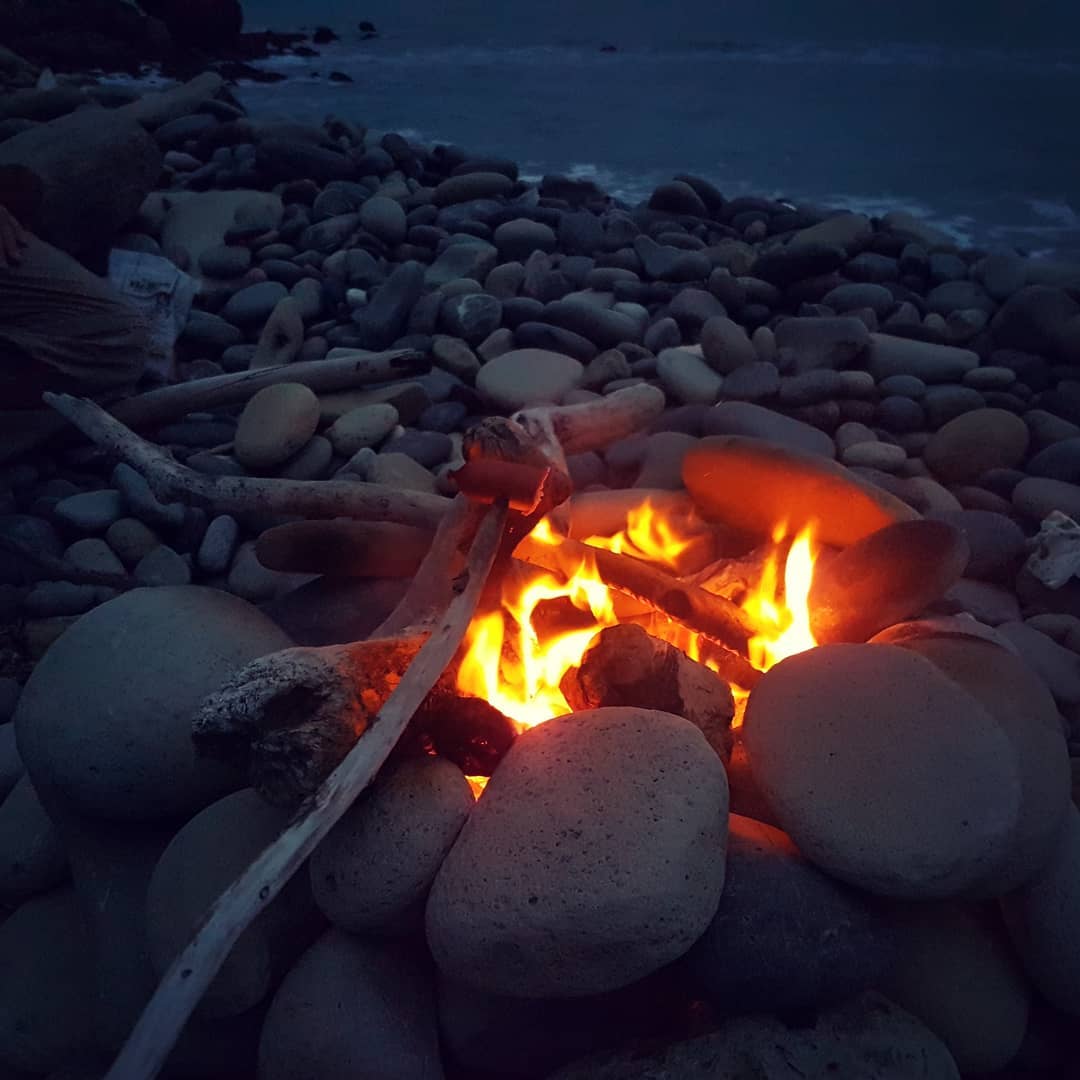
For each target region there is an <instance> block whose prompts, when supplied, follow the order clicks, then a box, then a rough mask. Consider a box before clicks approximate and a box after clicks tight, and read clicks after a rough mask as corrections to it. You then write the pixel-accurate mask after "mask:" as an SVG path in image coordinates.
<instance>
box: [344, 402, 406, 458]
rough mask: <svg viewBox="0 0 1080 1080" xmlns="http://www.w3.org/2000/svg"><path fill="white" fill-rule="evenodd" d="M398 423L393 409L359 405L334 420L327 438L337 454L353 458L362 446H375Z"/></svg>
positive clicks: (391, 406) (381, 405)
mask: <svg viewBox="0 0 1080 1080" xmlns="http://www.w3.org/2000/svg"><path fill="white" fill-rule="evenodd" d="M398 419H399V417H398V411H397V409H395V408H394V406H393V405H388V404H375V405H361V406H360V407H359V408H358V409H352V410H350V411H349V412H347V413H345V415H344V416H341V417H339V418H338V419H337V420H335V421H334V422H333V424H331V425H330V427H329V428H327V430H326V438H327V439H328V440H329V441H330V445H331V446H332V447H333V449H334V452H335V453H336V454H339V455H340V456H341V457H352V456H353V454H355V453H356V452H357V450H360V449H362V448H363V447H365V446H378V445H379V443H381V442H382V441H383V440H384V439H385V438H386V437H387V436H388V435H389V434H390V432H391V431H393V430H394V428H395V427H397V423H398Z"/></svg>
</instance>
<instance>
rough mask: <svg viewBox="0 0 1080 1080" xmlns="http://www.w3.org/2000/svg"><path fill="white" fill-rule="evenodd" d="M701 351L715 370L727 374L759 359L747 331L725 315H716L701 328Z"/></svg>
mask: <svg viewBox="0 0 1080 1080" xmlns="http://www.w3.org/2000/svg"><path fill="white" fill-rule="evenodd" d="M701 353H702V356H703V357H704V358H705V362H706V363H707V364H708V365H709V367H711V368H712V369H713V370H714V371H718V372H720V374H721V375H726V374H728V373H729V372H732V371H734V370H735V369H736V368H740V367H742V366H743V365H745V364H753V363H754V362H755V361H756V360H757V350H756V349H755V348H754V346H753V343H752V342H751V341H750V339H749V338H748V337H747V336H746V331H745V330H744V329H743V328H742V327H741V326H740V325H739V324H738V323H736V322H734V321H733V320H731V319H729V318H727V316H725V315H715V316H713V317H712V318H711V319H708V320H706V322H705V324H704V326H702V328H701Z"/></svg>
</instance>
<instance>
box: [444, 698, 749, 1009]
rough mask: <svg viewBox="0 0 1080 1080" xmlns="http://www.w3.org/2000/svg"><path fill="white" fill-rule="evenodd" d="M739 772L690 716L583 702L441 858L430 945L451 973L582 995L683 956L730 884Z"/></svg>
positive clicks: (540, 734)
mask: <svg viewBox="0 0 1080 1080" xmlns="http://www.w3.org/2000/svg"><path fill="white" fill-rule="evenodd" d="M727 802H728V795H727V780H726V778H725V776H724V769H723V766H722V765H721V764H720V759H719V758H718V757H717V756H716V753H715V751H714V750H713V749H712V748H711V747H710V746H709V745H708V743H707V742H706V741H705V737H704V736H703V735H702V734H701V732H700V731H699V730H698V729H697V728H696V727H694V726H693V725H692V724H691V723H690V722H689V721H687V720H684V719H682V717H677V716H672V715H671V714H670V713H661V712H655V711H652V710H649V709H634V708H610V709H594V710H590V711H587V712H581V713H571V714H569V715H567V716H562V717H559V718H557V719H555V720H550V721H548V722H547V723H545V724H541V725H539V726H538V727H535V728H532V729H531V730H529V731H527V732H525V734H524V735H521V736H520V737H519V738H518V739H517V741H516V742H515V743H514V745H513V746H512V747H511V749H510V752H509V753H508V754H507V755H506V757H505V758H503V760H502V762H501V763H500V765H499V767H498V769H496V771H495V775H494V776H493V777H492V778H491V781H490V783H489V784H488V786H487V790H486V791H485V792H484V794H483V796H482V797H481V798H480V801H479V802H478V803H477V805H476V808H475V810H474V811H473V813H472V815H471V817H470V818H469V820H468V821H467V822H466V824H465V827H464V828H463V829H462V831H461V835H460V836H459V837H458V840H457V843H455V844H454V846H453V848H452V849H451V850H450V854H449V855H448V856H447V858H446V861H445V862H444V863H443V865H442V868H441V869H440V870H439V874H438V876H437V877H436V879H435V884H434V885H433V886H432V890H431V895H430V897H429V900H428V907H427V933H428V943H429V945H430V947H431V950H432V953H433V954H434V956H435V960H436V962H437V963H438V965H439V967H440V969H441V970H442V971H443V972H444V973H445V974H446V975H447V977H449V978H452V979H455V980H457V981H459V982H464V983H467V984H469V985H472V986H476V987H478V988H480V989H482V990H488V991H490V992H492V993H499V994H510V995H516V996H519V997H521V996H524V997H556V998H557V997H574V996H577V995H582V994H592V993H600V992H603V991H605V990H611V989H615V988H617V987H620V986H626V985H628V984H629V983H631V982H634V981H635V980H637V979H640V978H642V977H644V976H645V975H647V974H649V973H650V972H652V971H655V970H657V969H658V968H660V967H662V966H664V965H665V964H667V963H670V962H671V961H672V960H674V959H676V958H677V957H679V956H681V955H682V954H683V953H684V952H686V950H687V949H689V947H690V946H691V945H692V944H693V943H694V941H695V940H696V939H697V938H698V937H700V936H701V934H702V933H703V932H704V930H705V928H706V927H707V926H708V924H709V920H710V919H711V918H712V916H713V914H714V912H715V911H716V905H717V901H718V900H719V898H720V893H721V891H722V889H723V884H724V850H725V842H726V838H727Z"/></svg>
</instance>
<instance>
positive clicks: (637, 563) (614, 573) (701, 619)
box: [514, 536, 755, 653]
mask: <svg viewBox="0 0 1080 1080" xmlns="http://www.w3.org/2000/svg"><path fill="white" fill-rule="evenodd" d="M514 555H515V556H516V557H517V558H518V559H521V560H522V561H523V562H527V563H531V564H532V565H533V566H540V567H543V568H544V569H545V570H551V571H554V572H556V573H560V574H562V575H563V576H564V577H567V578H569V577H570V576H571V575H572V574H574V573H575V571H576V570H577V569H578V567H580V566H581V564H582V563H583V562H585V563H587V562H589V561H590V560H591V561H592V562H593V563H594V564H595V566H596V571H597V573H598V574H599V576H600V580H601V581H603V582H604V584H605V585H607V586H608V587H609V588H612V589H617V590H618V591H619V592H623V593H627V594H628V595H630V596H633V597H635V598H636V599H638V600H641V601H642V602H643V603H645V604H647V605H648V606H649V607H651V608H652V609H653V610H655V611H658V612H660V613H662V614H664V615H666V616H667V617H668V618H670V619H673V620H674V621H675V622H677V623H679V624H681V625H682V626H685V627H686V628H687V629H688V630H693V631H694V632H695V633H698V634H702V635H704V636H705V637H707V638H711V639H712V640H713V641H716V642H719V643H720V644H721V645H723V646H724V647H725V648H727V649H731V650H733V651H735V652H739V653H745V651H746V644H747V642H748V641H749V639H750V637H751V636H752V635H753V634H754V632H755V631H754V627H753V626H752V625H751V623H750V621H749V619H748V618H747V616H746V614H745V613H744V612H743V611H742V609H741V608H739V607H736V605H735V604H733V603H731V601H729V600H726V599H724V597H722V596H714V595H713V594H712V593H708V592H705V590H704V589H700V588H698V587H697V586H695V585H691V584H687V583H686V582H683V581H680V580H679V579H678V578H674V577H672V576H670V575H669V574H666V573H664V572H663V571H662V570H658V569H656V568H655V567H653V566H651V565H649V564H648V563H645V562H642V561H641V560H640V559H635V558H632V557H631V556H629V555H620V554H616V553H615V552H613V551H605V550H604V549H603V548H594V547H590V546H589V545H587V544H583V543H581V541H579V540H571V539H569V538H567V537H562V538H560V540H559V543H558V544H547V543H543V542H542V541H540V540H537V539H536V538H535V537H533V536H527V537H525V539H524V540H522V541H521V542H520V543H519V544H518V546H517V549H516V550H515V552H514Z"/></svg>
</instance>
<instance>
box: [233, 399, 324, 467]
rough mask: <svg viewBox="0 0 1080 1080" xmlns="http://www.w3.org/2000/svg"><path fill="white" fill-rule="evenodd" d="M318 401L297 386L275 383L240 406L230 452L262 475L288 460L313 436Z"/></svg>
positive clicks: (317, 412)
mask: <svg viewBox="0 0 1080 1080" xmlns="http://www.w3.org/2000/svg"><path fill="white" fill-rule="evenodd" d="M318 426H319V399H318V398H317V397H316V396H315V393H314V392H313V391H312V390H309V389H308V387H306V386H304V385H303V384H301V383H277V384H276V385H274V386H266V387H264V388H263V389H262V390H260V391H259V392H258V393H257V394H256V395H255V396H254V397H253V398H252V399H251V400H250V401H249V402H248V403H247V405H245V406H244V411H243V412H242V413H241V414H240V421H239V423H238V424H237V425H236V436H235V440H234V443H233V453H234V454H235V455H236V460H237V461H239V462H240V464H241V465H243V466H244V467H245V468H247V469H251V470H253V471H255V472H265V471H267V470H269V469H273V468H274V467H275V466H276V465H281V464H282V463H283V462H285V461H288V459H289V458H291V457H292V456H293V454H295V453H297V451H299V450H300V449H301V448H302V447H303V446H304V444H305V443H306V442H307V441H308V439H310V438H311V437H312V435H314V434H315V430H316V428H318Z"/></svg>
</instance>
